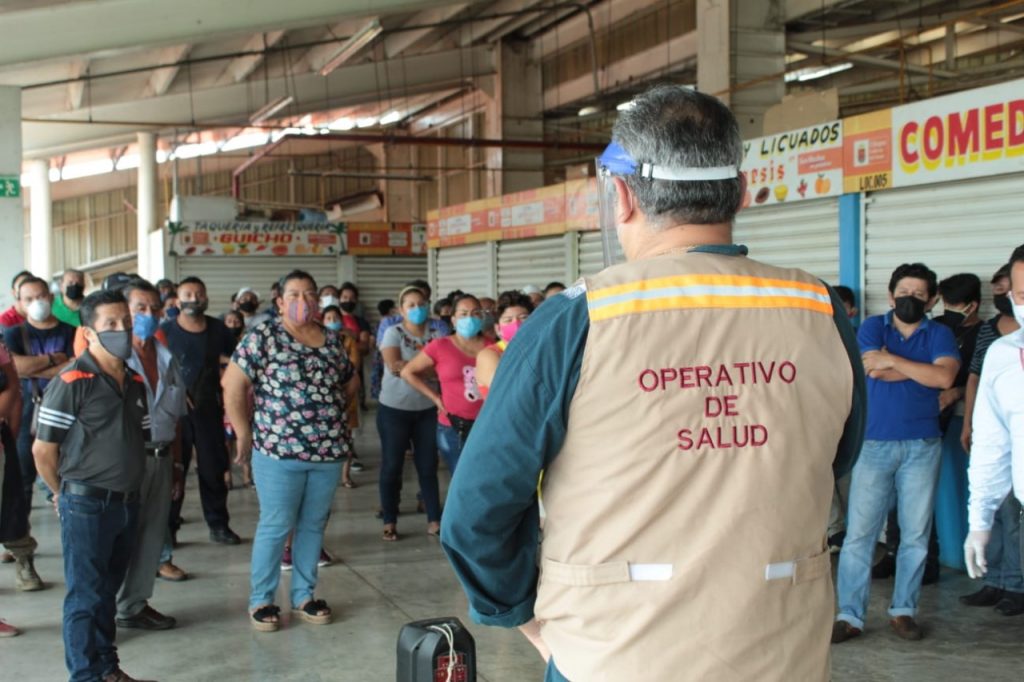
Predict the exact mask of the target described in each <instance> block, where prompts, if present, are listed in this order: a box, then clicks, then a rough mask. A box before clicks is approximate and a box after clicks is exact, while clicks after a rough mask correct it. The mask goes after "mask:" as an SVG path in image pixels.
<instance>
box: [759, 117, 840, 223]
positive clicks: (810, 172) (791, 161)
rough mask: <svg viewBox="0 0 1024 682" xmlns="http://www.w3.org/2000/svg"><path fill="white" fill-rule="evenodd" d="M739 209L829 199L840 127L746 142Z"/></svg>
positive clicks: (835, 181) (834, 189)
mask: <svg viewBox="0 0 1024 682" xmlns="http://www.w3.org/2000/svg"><path fill="white" fill-rule="evenodd" d="M741 172H742V173H743V175H744V177H745V178H746V180H747V191H746V193H745V194H744V196H743V204H742V208H748V207H755V208H756V207H757V206H762V205H770V204H781V203H784V202H787V201H802V200H804V199H817V198H821V197H829V196H835V195H837V194H839V193H840V191H841V188H842V178H843V136H842V123H841V122H840V121H830V122H828V123H822V124H819V125H816V126H811V127H809V128H801V129H799V130H792V131H789V132H786V133H780V134H778V135H769V136H766V137H759V138H755V139H752V140H747V141H745V142H744V143H743V166H742V167H741Z"/></svg>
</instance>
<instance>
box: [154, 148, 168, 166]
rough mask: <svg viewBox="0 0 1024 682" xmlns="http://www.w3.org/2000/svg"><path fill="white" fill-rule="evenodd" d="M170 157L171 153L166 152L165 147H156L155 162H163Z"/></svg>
mask: <svg viewBox="0 0 1024 682" xmlns="http://www.w3.org/2000/svg"><path fill="white" fill-rule="evenodd" d="M170 157H171V155H170V154H169V153H168V152H167V150H166V149H157V150H156V162H157V163H164V162H166V161H167V159H169V158H170Z"/></svg>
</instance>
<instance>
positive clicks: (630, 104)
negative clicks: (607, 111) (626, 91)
mask: <svg viewBox="0 0 1024 682" xmlns="http://www.w3.org/2000/svg"><path fill="white" fill-rule="evenodd" d="M635 106H636V105H635V104H634V103H633V100H629V101H628V102H623V103H622V104H620V105H618V106H617V107H615V109H616V110H617V111H629V110H630V109H632V108H633V107H635Z"/></svg>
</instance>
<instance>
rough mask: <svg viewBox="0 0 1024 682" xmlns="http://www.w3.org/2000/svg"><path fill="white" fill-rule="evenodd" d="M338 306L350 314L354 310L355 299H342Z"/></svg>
mask: <svg viewBox="0 0 1024 682" xmlns="http://www.w3.org/2000/svg"><path fill="white" fill-rule="evenodd" d="M339 307H340V308H341V309H342V310H344V311H345V312H346V313H348V314H349V315H351V314H352V313H354V312H355V310H356V302H355V301H342V302H341V304H340V306H339Z"/></svg>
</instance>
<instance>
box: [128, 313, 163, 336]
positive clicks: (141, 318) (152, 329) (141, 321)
mask: <svg viewBox="0 0 1024 682" xmlns="http://www.w3.org/2000/svg"><path fill="white" fill-rule="evenodd" d="M156 326H157V325H156V317H154V316H153V315H143V314H141V313H140V314H138V315H136V316H135V319H134V321H133V322H132V334H134V335H135V337H136V338H139V339H142V340H143V341H148V340H149V338H150V337H151V336H153V334H155V333H156Z"/></svg>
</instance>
